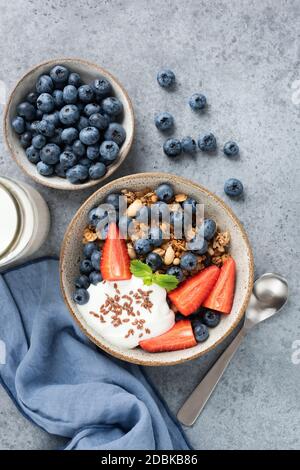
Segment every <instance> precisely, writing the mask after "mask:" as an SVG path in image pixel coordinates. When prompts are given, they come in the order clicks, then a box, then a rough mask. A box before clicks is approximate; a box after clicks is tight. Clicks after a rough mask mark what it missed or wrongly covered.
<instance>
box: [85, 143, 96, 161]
mask: <svg viewBox="0 0 300 470" xmlns="http://www.w3.org/2000/svg"><path fill="white" fill-rule="evenodd" d="M86 156H87V158H89V159H90V160H97V158H98V157H99V145H97V144H96V145H89V146H88V147H87V149H86Z"/></svg>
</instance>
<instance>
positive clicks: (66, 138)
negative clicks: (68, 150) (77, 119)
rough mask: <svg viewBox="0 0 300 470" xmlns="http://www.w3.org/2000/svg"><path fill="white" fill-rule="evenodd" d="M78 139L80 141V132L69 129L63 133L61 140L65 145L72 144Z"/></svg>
mask: <svg viewBox="0 0 300 470" xmlns="http://www.w3.org/2000/svg"><path fill="white" fill-rule="evenodd" d="M76 139H78V130H77V129H75V127H67V128H66V129H64V130H63V131H62V133H61V140H62V141H63V142H64V143H65V144H72V143H73V142H74V140H76Z"/></svg>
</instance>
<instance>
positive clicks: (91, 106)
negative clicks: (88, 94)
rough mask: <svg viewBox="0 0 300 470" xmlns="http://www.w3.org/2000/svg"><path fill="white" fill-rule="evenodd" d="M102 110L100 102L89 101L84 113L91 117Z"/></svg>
mask: <svg viewBox="0 0 300 470" xmlns="http://www.w3.org/2000/svg"><path fill="white" fill-rule="evenodd" d="M100 110H101V108H100V105H99V104H97V103H88V104H87V105H86V106H85V107H84V114H85V115H86V117H88V118H89V117H90V116H91V115H92V114H95V113H99V111H100Z"/></svg>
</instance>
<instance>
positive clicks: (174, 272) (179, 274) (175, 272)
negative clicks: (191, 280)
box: [166, 266, 184, 282]
mask: <svg viewBox="0 0 300 470" xmlns="http://www.w3.org/2000/svg"><path fill="white" fill-rule="evenodd" d="M166 274H170V275H171V276H175V277H176V278H177V279H178V281H179V282H182V281H183V279H184V275H183V271H182V269H181V268H180V267H179V266H171V267H170V268H168V269H167V271H166Z"/></svg>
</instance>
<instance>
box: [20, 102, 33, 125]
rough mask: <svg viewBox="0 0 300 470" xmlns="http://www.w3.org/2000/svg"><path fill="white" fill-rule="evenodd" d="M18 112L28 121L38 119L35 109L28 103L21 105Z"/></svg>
mask: <svg viewBox="0 0 300 470" xmlns="http://www.w3.org/2000/svg"><path fill="white" fill-rule="evenodd" d="M17 112H18V115H19V116H21V117H23V118H24V119H26V121H34V119H35V117H36V110H35V107H34V106H33V105H32V104H30V103H28V101H24V102H23V103H20V104H19V105H18V107H17Z"/></svg>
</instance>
